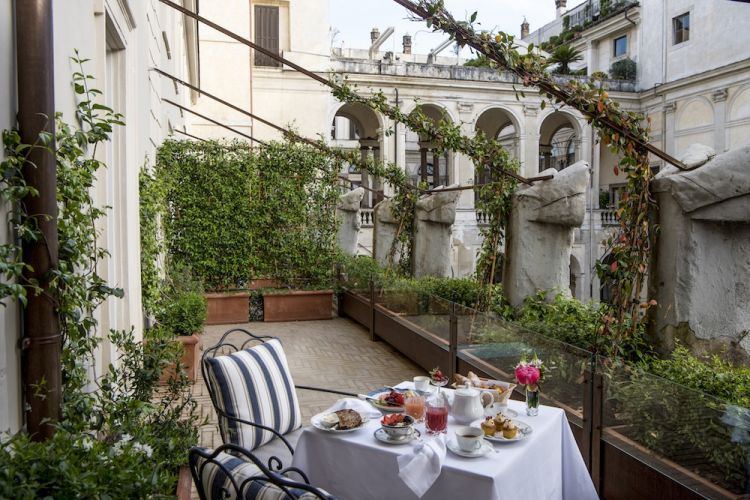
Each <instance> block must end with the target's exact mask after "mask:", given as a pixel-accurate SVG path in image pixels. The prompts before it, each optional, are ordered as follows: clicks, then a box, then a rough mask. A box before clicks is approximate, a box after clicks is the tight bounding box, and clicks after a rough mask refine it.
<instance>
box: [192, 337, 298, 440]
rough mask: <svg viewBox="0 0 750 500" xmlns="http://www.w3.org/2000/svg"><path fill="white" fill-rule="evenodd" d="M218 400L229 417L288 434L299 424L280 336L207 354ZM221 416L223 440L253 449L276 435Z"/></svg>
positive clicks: (292, 383)
mask: <svg viewBox="0 0 750 500" xmlns="http://www.w3.org/2000/svg"><path fill="white" fill-rule="evenodd" d="M207 361H208V364H207V367H206V368H207V372H208V378H209V381H208V382H209V383H210V384H211V387H212V388H213V391H214V393H215V395H216V404H217V406H219V408H220V409H222V410H223V411H224V412H226V413H227V415H230V416H232V417H235V418H241V419H243V420H248V421H250V422H256V423H258V424H261V425H265V426H266V427H270V428H272V429H274V430H276V431H278V432H279V433H281V434H286V433H288V432H291V431H293V430H295V429H298V428H299V427H300V426H301V425H302V415H301V413H300V410H299V403H298V402H297V394H296V392H295V390H294V382H293V381H292V375H291V373H290V372H289V366H288V365H287V362H286V356H285V355H284V349H283V348H282V347H281V342H279V340H278V339H272V340H269V341H267V342H265V343H263V344H260V345H257V346H254V347H252V348H250V349H245V350H243V351H238V352H235V353H233V354H230V355H227V356H219V357H215V358H208V360H207ZM219 418H220V419H221V424H222V427H223V428H224V429H225V432H226V434H227V435H226V436H225V437H224V438H225V440H226V442H228V443H232V444H236V445H239V446H242V447H243V448H245V449H248V450H254V449H255V448H257V447H258V446H262V445H264V444H265V443H267V442H269V441H271V440H272V439H273V438H274V437H275V436H274V434H273V433H271V432H269V431H264V430H262V429H260V428H258V427H254V426H251V425H246V424H241V423H239V422H235V421H233V420H231V419H228V418H225V417H221V416H220V417H219Z"/></svg>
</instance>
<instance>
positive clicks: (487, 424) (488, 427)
mask: <svg viewBox="0 0 750 500" xmlns="http://www.w3.org/2000/svg"><path fill="white" fill-rule="evenodd" d="M482 430H483V431H484V435H485V436H494V435H495V433H496V432H497V427H496V426H495V421H494V420H493V419H492V417H487V418H486V419H485V420H484V422H482Z"/></svg>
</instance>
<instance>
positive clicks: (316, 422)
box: [310, 412, 369, 434]
mask: <svg viewBox="0 0 750 500" xmlns="http://www.w3.org/2000/svg"><path fill="white" fill-rule="evenodd" d="M357 413H359V412H357ZM326 415H328V414H327V413H318V414H317V415H314V416H313V417H312V418H311V419H310V424H312V426H313V427H315V428H316V429H320V430H321V431H323V432H331V433H333V434H346V433H347V432H354V431H358V430H360V429H361V428H363V427H364V426H365V425H367V421H368V420H369V418H368V417H367V415H362V414H361V413H359V416H360V418H362V423H361V424H359V425H358V426H357V427H353V428H351V429H338V428H337V427H338V424H336V425H334V426H333V427H330V428H329V427H326V426H325V425H323V424H321V423H320V419H321V418H323V417H324V416H326Z"/></svg>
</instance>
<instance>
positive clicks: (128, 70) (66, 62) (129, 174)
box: [0, 0, 187, 431]
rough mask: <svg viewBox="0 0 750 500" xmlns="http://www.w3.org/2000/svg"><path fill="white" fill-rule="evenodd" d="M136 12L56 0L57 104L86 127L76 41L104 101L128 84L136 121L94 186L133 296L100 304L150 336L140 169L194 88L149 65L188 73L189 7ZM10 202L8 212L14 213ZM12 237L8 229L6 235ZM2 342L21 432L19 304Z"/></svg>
mask: <svg viewBox="0 0 750 500" xmlns="http://www.w3.org/2000/svg"><path fill="white" fill-rule="evenodd" d="M125 3H127V4H128V5H129V7H130V11H131V12H132V14H133V18H132V19H131V20H130V21H128V18H127V15H126V11H125V10H124V9H123V7H122V4H123V2H121V1H116V0H67V1H66V2H54V4H53V9H54V10H53V16H54V49H55V60H54V82H55V107H56V109H57V110H58V111H61V112H63V115H64V119H65V121H67V122H68V123H69V124H71V125H75V126H79V124H78V123H77V122H76V118H75V106H76V102H77V101H76V99H78V97H77V96H76V94H75V93H74V92H73V88H72V85H71V75H72V73H73V71H77V70H78V68H77V67H76V66H75V64H74V63H73V62H72V61H71V60H70V57H72V56H73V55H74V49H78V50H79V52H80V57H82V58H89V59H91V61H89V62H88V63H87V64H86V65H85V70H86V73H88V74H91V75H93V76H94V77H95V78H96V82H95V83H94V87H96V88H98V89H100V90H102V91H105V92H107V94H106V95H105V96H104V97H103V99H104V100H103V102H107V103H108V102H111V101H110V99H111V97H112V94H113V93H112V92H110V91H111V89H113V88H119V90H120V93H121V95H122V102H121V103H119V105H117V106H116V108H117V109H116V111H118V112H121V113H123V114H124V115H125V118H124V120H125V122H126V124H127V125H126V127H124V128H118V129H117V130H116V132H115V133H114V134H113V139H112V141H111V144H110V145H107V146H106V147H104V148H100V149H99V150H98V152H97V157H98V158H99V159H100V160H102V161H104V162H106V163H107V165H108V168H106V169H102V170H100V173H99V178H98V180H97V184H96V186H95V188H94V191H93V194H94V198H95V200H96V203H97V204H98V205H99V206H104V205H110V206H111V207H112V208H111V209H110V210H109V212H108V215H107V219H106V220H105V221H102V223H101V224H100V226H99V228H100V229H101V236H100V241H99V244H100V245H101V246H103V247H105V248H107V249H108V250H109V251H110V253H111V257H110V258H109V259H107V260H106V261H103V262H102V263H101V265H100V268H99V271H100V273H101V274H102V276H103V277H104V278H105V279H106V280H107V281H108V282H109V283H110V284H111V285H114V286H119V287H121V288H123V289H124V291H125V298H124V299H111V300H109V301H108V302H107V303H106V304H104V305H103V306H102V307H101V309H100V310H99V311H98V312H97V318H98V320H99V322H100V324H99V332H100V334H101V333H102V332H107V331H108V330H109V329H110V328H116V329H130V328H131V326H132V327H135V331H136V334H137V335H140V332H141V329H142V325H143V317H142V312H141V310H142V307H141V294H140V289H141V287H140V237H139V216H138V209H139V204H138V172H139V170H140V168H141V166H142V165H144V164H148V163H149V162H150V161H152V160H153V158H154V151H155V147H156V146H157V145H158V144H160V143H161V142H162V140H163V139H164V137H166V135H168V133H169V131H170V127H176V126H178V125H181V124H182V118H181V116H180V113H179V112H178V111H177V110H175V109H173V108H170V107H168V106H167V105H166V104H163V103H162V102H161V98H162V97H170V98H172V99H173V100H176V101H178V102H179V101H182V102H184V101H185V100H186V99H187V94H186V93H185V92H184V91H181V92H180V93H179V94H176V92H175V89H174V86H173V85H172V83H171V82H169V81H164V79H163V78H160V77H158V76H156V75H155V74H153V73H151V72H150V71H149V69H150V68H152V67H160V68H161V69H163V70H165V71H167V72H170V73H172V74H175V75H177V76H182V75H184V74H185V73H186V69H187V65H186V60H185V58H186V48H185V41H184V40H185V32H184V29H183V25H182V20H181V18H182V15H181V14H180V15H177V14H175V13H174V11H172V9H169V8H168V7H166V6H164V5H163V4H161V3H160V2H158V1H155V0H130V1H129V2H125ZM11 6H12V1H11V0H0V74H1V75H3V76H2V84H0V127H1V128H8V127H9V126H12V125H13V124H14V122H15V120H14V116H15V109H16V103H15V81H16V75H15V71H14V68H13V60H14V57H15V48H14V45H13V43H14V39H13V36H14V34H13V29H12V23H13V15H12V8H11ZM107 14H108V15H109V16H110V18H111V23H110V30H111V33H117V35H118V36H119V37H120V38H121V41H122V44H123V45H124V50H123V51H121V52H120V53H119V55H120V57H121V61H122V65H121V69H122V71H121V72H120V78H119V80H118V81H117V82H113V81H108V80H107V73H106V67H107V66H106V60H107V55H106V41H105V40H106V34H107V29H108V28H107V23H106V17H107ZM162 31H166V32H167V38H168V40H169V45H170V49H171V59H169V58H167V55H166V46H165V42H164V38H163V35H162ZM4 210H5V207H0V217H2V221H3V222H4V221H5V220H6V218H5V211H4ZM7 237H8V235H7V234H6V231H5V226H4V225H3V226H2V227H1V228H0V241H5V240H6V238H7ZM0 327H1V328H2V343H1V344H0V345H1V346H2V348H1V349H0V401H1V402H2V404H0V431H2V430H5V429H11V430H17V429H18V428H19V425H20V401H19V392H20V379H19V376H18V356H17V351H16V348H15V345H16V341H17V338H18V336H19V335H20V328H19V324H18V314H17V311H16V308H15V307H14V306H11V307H7V308H1V307H0ZM116 357H117V356H116V353H115V352H114V350H113V348H112V346H110V345H109V344H107V343H106V342H104V343H103V344H102V346H101V348H100V349H99V351H98V352H97V360H96V364H95V367H94V372H93V374H94V375H97V376H98V375H101V373H102V372H103V371H104V370H105V369H106V367H107V365H108V363H109V362H110V361H113V362H114V361H115V360H116Z"/></svg>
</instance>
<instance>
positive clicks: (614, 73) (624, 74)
mask: <svg viewBox="0 0 750 500" xmlns="http://www.w3.org/2000/svg"><path fill="white" fill-rule="evenodd" d="M637 69H638V68H637V65H636V63H635V61H633V60H632V59H630V58H627V59H621V60H619V61H615V62H613V63H612V66H611V67H610V68H609V75H610V76H611V77H612V78H614V79H615V80H635V78H636V76H637Z"/></svg>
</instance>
